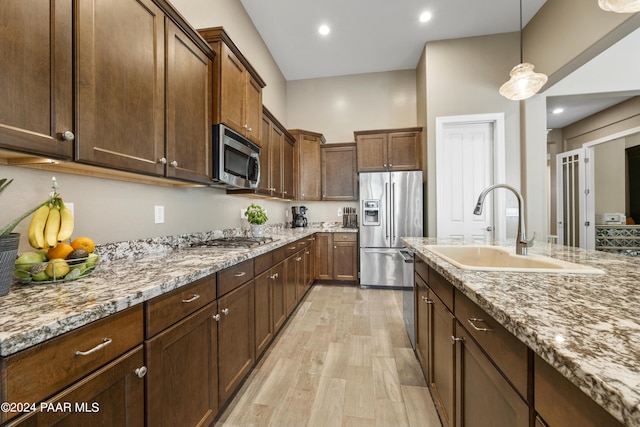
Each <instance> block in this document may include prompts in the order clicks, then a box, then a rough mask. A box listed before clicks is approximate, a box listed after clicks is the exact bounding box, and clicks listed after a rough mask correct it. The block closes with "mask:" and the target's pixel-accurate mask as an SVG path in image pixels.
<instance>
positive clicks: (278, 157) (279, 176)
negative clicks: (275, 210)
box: [260, 126, 293, 197]
mask: <svg viewBox="0 0 640 427" xmlns="http://www.w3.org/2000/svg"><path fill="white" fill-rule="evenodd" d="M269 132H270V136H269V148H268V150H269V155H270V158H271V166H270V167H269V174H270V175H271V176H270V181H271V194H273V195H274V196H276V197H283V195H284V181H283V176H284V175H283V173H284V171H283V153H284V151H283V150H284V145H285V142H284V134H283V133H282V131H281V130H280V129H279V128H278V127H277V126H271V128H270V129H269ZM263 150H264V147H263ZM292 166H293V165H292ZM260 174H262V170H261V171H260Z"/></svg>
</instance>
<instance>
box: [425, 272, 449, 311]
mask: <svg viewBox="0 0 640 427" xmlns="http://www.w3.org/2000/svg"><path fill="white" fill-rule="evenodd" d="M423 279H424V277H423ZM426 282H427V283H428V284H429V287H430V288H431V289H432V290H433V292H435V294H436V295H438V297H439V298H440V299H441V300H442V302H443V303H444V304H445V305H446V306H447V308H448V309H449V310H451V311H453V285H452V284H451V283H449V281H448V280H447V279H445V278H444V277H442V276H441V275H440V273H438V272H437V271H435V270H434V269H432V268H429V279H428V280H426Z"/></svg>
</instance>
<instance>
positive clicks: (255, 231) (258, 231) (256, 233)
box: [251, 224, 264, 237]
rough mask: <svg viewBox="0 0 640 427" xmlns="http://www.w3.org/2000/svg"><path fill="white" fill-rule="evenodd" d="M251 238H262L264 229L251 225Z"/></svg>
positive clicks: (260, 226)
mask: <svg viewBox="0 0 640 427" xmlns="http://www.w3.org/2000/svg"><path fill="white" fill-rule="evenodd" d="M251 236H253V237H264V227H263V226H262V224H251Z"/></svg>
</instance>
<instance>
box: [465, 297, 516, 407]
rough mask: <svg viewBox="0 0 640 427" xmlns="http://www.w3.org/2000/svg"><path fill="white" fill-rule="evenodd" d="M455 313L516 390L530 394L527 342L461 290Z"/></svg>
mask: <svg viewBox="0 0 640 427" xmlns="http://www.w3.org/2000/svg"><path fill="white" fill-rule="evenodd" d="M455 315H456V318H458V321H459V322H460V323H461V324H462V325H463V326H464V328H465V329H466V330H467V331H468V332H469V334H470V335H471V336H472V337H473V338H474V339H475V340H476V341H477V342H478V344H480V347H482V349H483V350H484V351H485V353H487V355H488V356H489V357H490V358H491V359H492V360H493V362H494V363H495V364H496V366H498V368H500V370H502V372H503V373H504V375H505V376H506V377H507V378H508V379H509V380H510V381H511V383H512V384H513V386H514V387H515V388H516V390H518V392H519V393H520V394H521V395H522V396H524V397H526V396H527V346H526V345H525V344H524V343H522V341H520V340H518V339H517V338H516V337H515V336H514V335H513V334H512V333H511V332H509V331H507V330H506V329H505V328H504V327H503V326H502V325H500V324H499V323H498V322H497V321H496V320H495V319H493V318H492V317H491V316H489V315H488V314H487V313H486V312H485V311H484V310H482V309H481V308H480V307H478V305H476V304H475V303H474V302H473V301H471V300H470V299H469V298H468V297H467V296H466V295H464V294H462V292H459V291H457V290H456V310H455ZM485 329H486V330H485Z"/></svg>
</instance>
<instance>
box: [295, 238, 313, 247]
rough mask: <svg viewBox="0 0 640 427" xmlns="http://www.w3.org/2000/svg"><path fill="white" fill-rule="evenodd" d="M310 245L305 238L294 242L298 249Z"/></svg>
mask: <svg viewBox="0 0 640 427" xmlns="http://www.w3.org/2000/svg"><path fill="white" fill-rule="evenodd" d="M310 244H311V242H310V241H308V240H307V239H306V238H305V239H300V240H298V241H297V242H296V245H297V246H298V249H304V248H306V247H307V246H309V245H310Z"/></svg>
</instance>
